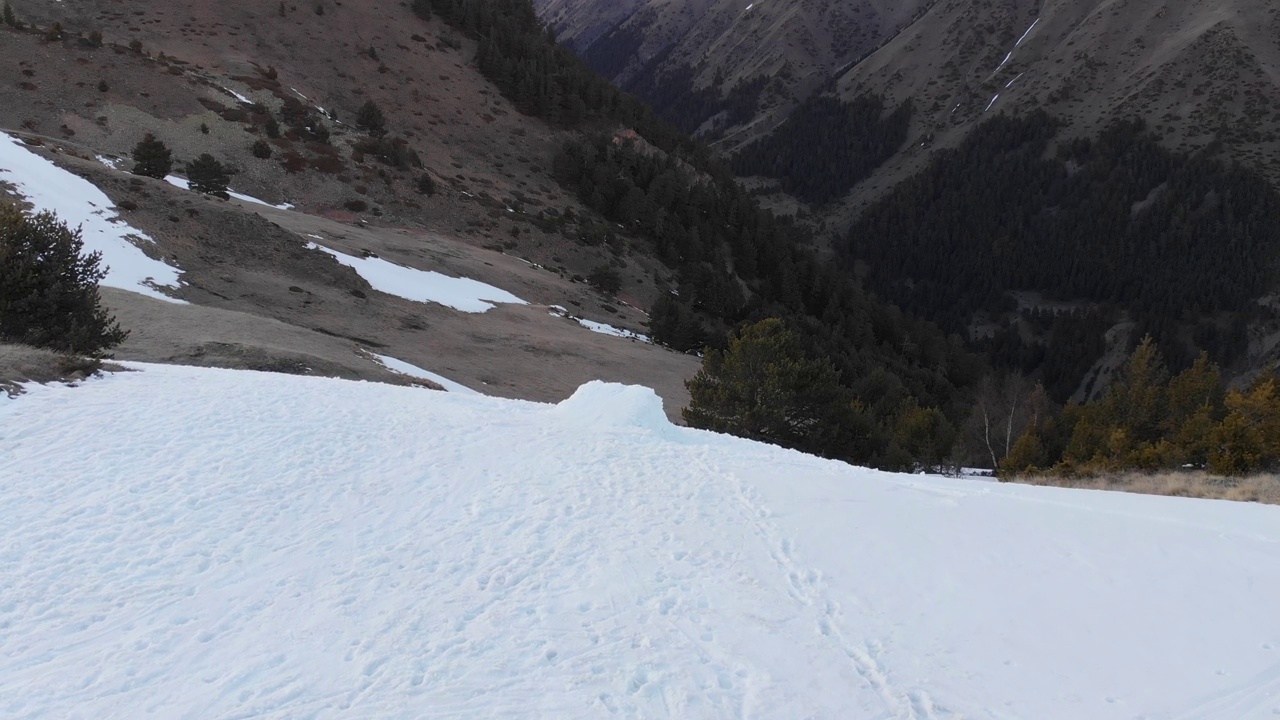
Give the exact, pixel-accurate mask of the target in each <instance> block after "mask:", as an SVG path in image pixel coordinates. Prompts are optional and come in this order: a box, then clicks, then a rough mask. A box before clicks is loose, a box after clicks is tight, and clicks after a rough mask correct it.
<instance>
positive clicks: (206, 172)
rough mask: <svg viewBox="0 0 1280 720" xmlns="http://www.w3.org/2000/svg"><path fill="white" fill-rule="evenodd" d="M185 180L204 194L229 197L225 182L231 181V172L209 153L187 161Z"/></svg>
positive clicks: (192, 187)
mask: <svg viewBox="0 0 1280 720" xmlns="http://www.w3.org/2000/svg"><path fill="white" fill-rule="evenodd" d="M186 170H187V180H188V181H189V182H190V184H191V189H192V190H195V191H196V192H199V193H204V194H205V195H213V196H215V197H220V198H223V199H224V200H225V199H227V198H229V197H231V196H230V195H228V194H227V184H228V183H230V182H231V172H230V171H228V170H227V168H226V166H224V165H223V164H222V163H221V162H218V160H217V158H215V157H214V156H212V155H210V154H209V153H202V154H201V155H200V157H198V158H196V159H195V160H193V161H191V162H189V163H187V167H186Z"/></svg>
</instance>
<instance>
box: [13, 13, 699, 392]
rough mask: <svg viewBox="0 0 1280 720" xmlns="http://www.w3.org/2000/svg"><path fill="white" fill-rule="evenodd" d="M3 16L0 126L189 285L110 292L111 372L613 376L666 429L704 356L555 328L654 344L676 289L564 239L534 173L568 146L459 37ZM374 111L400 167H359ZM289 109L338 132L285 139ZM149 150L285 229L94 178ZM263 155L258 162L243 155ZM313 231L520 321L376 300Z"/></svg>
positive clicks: (466, 379)
mask: <svg viewBox="0 0 1280 720" xmlns="http://www.w3.org/2000/svg"><path fill="white" fill-rule="evenodd" d="M13 5H14V8H15V10H16V11H17V14H18V16H19V18H20V19H21V20H22V21H23V22H24V24H25V25H26V28H25V30H24V31H21V32H19V31H15V30H13V29H9V28H0V98H2V99H3V102H0V131H5V132H10V133H11V134H16V135H19V136H21V137H23V138H24V139H26V140H27V141H28V142H29V143H32V144H34V146H33V148H32V149H33V151H35V152H38V153H41V154H43V155H45V156H46V157H49V158H50V159H52V160H54V161H55V162H56V163H58V164H59V165H61V166H62V167H64V168H67V169H69V170H71V171H73V172H75V173H77V174H80V175H81V176H83V177H86V178H87V179H89V180H91V181H92V182H93V183H94V184H96V185H98V186H99V187H101V188H102V189H103V190H104V192H106V193H107V194H108V195H109V196H110V197H111V198H112V200H113V201H115V202H116V203H117V204H119V205H121V206H122V207H125V206H127V207H129V208H131V209H129V210H127V211H126V212H125V216H126V219H127V220H128V222H129V223H130V224H132V225H134V226H135V227H138V228H139V229H141V230H144V231H145V232H147V233H148V234H150V235H151V236H152V237H154V238H155V239H156V240H157V247H156V248H155V250H154V252H158V253H160V254H163V255H164V256H165V257H166V259H168V260H170V261H171V262H173V263H174V264H176V265H177V266H178V267H179V268H181V269H182V270H183V271H184V275H183V280H184V282H185V287H184V288H183V290H182V291H181V293H180V294H181V295H182V296H183V297H184V298H185V299H187V300H189V301H191V302H192V303H193V305H190V306H172V305H168V304H164V303H159V302H156V301H153V300H149V299H148V298H145V297H142V296H136V295H134V294H132V293H127V292H124V291H114V290H109V291H107V292H104V298H105V300H106V302H107V304H108V305H109V306H111V308H112V309H113V311H114V312H116V313H117V314H118V316H119V317H120V319H121V320H122V322H123V323H124V324H125V325H126V327H129V328H130V329H132V330H133V334H132V335H131V337H130V339H129V341H127V343H126V344H125V345H124V346H122V347H121V348H120V349H119V351H118V352H117V357H119V358H122V359H142V360H158V361H175V362H191V363H197V364H212V365H228V366H233V367H253V368H258V369H268V370H283V371H289V372H316V373H323V374H333V375H340V376H344V377H353V378H368V379H386V378H388V377H389V375H388V374H387V372H386V371H385V370H383V369H382V368H380V367H379V366H378V365H377V364H376V363H374V362H373V361H372V360H370V359H369V357H368V355H367V353H366V352H365V351H373V352H376V353H378V354H384V355H389V356H393V357H396V358H398V359H401V360H404V361H407V362H410V363H413V364H416V365H419V366H420V367H423V368H427V369H429V370H433V371H436V372H439V373H441V374H443V375H445V376H446V377H449V378H451V379H454V380H457V381H459V382H462V383H463V384H465V385H469V386H471V387H474V388H476V389H480V390H482V391H484V392H487V393H491V394H495V395H502V396H508V397H523V398H529V399H536V400H558V399H561V398H563V397H566V396H567V395H568V394H570V393H571V392H572V391H573V389H575V388H576V387H577V385H578V384H579V383H581V382H584V381H586V380H590V379H595V378H603V379H609V380H615V381H624V382H642V383H645V384H648V385H651V386H653V387H655V388H657V389H658V390H659V392H660V393H662V394H663V396H664V397H665V398H666V399H667V407H668V411H669V412H671V413H672V414H673V415H675V414H678V410H679V408H680V407H681V406H683V404H684V401H685V398H686V397H687V396H686V395H685V394H684V393H685V391H684V388H683V379H684V378H686V377H688V376H689V375H691V374H692V373H693V371H694V370H696V367H697V358H693V357H689V356H685V355H681V354H678V353H672V352H669V351H667V350H664V349H661V348H658V347H655V346H652V345H648V344H644V343H639V342H635V341H631V340H626V339H622V338H617V337H611V336H607V335H601V334H597V333H593V332H590V331H588V330H587V329H585V328H583V327H582V326H580V325H578V324H577V323H575V322H573V321H571V320H566V319H564V318H561V317H555V316H553V315H552V314H551V313H550V311H549V309H548V306H549V305H553V304H554V305H561V306H564V307H567V308H569V310H570V311H571V312H573V313H575V314H579V315H581V316H583V317H586V318H589V319H591V320H596V321H600V322H606V323H609V324H612V325H615V326H619V327H625V328H629V329H632V330H637V331H640V332H644V323H645V321H646V316H645V315H644V313H643V310H642V309H643V308H645V307H647V306H648V304H649V303H650V302H651V301H652V299H653V297H655V296H656V294H657V293H658V292H659V291H660V286H661V284H662V283H663V282H664V281H665V279H666V275H667V271H666V270H665V269H664V268H662V267H660V266H657V265H656V264H655V263H653V262H652V261H650V260H648V259H647V258H645V257H643V256H640V255H636V254H633V253H632V252H631V251H630V249H629V248H628V247H627V246H626V245H625V244H616V245H614V246H606V245H602V246H595V247H589V246H586V245H584V244H582V243H580V242H579V241H578V240H577V239H576V232H575V230H574V227H575V226H574V225H573V224H572V223H569V224H565V223H563V222H560V221H558V220H557V218H559V217H561V215H562V214H563V213H564V212H565V211H566V210H573V211H574V212H575V214H576V215H583V214H587V215H589V213H586V211H584V210H582V208H580V207H579V206H578V205H577V203H576V202H575V201H574V200H573V199H572V198H571V197H570V196H569V195H567V194H566V193H564V192H563V191H562V190H560V188H559V187H558V186H557V185H556V183H555V182H554V181H553V180H552V179H551V178H550V176H549V173H548V168H549V167H550V165H551V159H552V156H553V155H554V153H555V152H556V151H557V150H558V149H559V147H560V146H561V144H562V143H563V141H564V137H565V136H564V135H562V134H561V133H560V132H559V131H555V130H552V129H551V128H548V127H547V126H546V125H545V124H543V123H541V122H540V121H537V120H534V119H531V118H528V117H526V116H523V115H521V114H520V113H518V112H517V111H515V110H514V109H513V108H512V107H511V106H510V104H509V103H508V102H507V101H506V100H504V99H503V98H502V96H501V95H500V94H499V92H498V91H497V90H496V89H494V88H493V87H492V86H491V85H490V84H489V83H488V82H487V81H485V80H484V79H483V78H482V77H481V76H480V75H479V73H478V71H477V70H476V69H475V68H474V66H473V65H472V63H471V58H472V57H473V55H474V51H475V46H474V43H473V42H472V41H469V40H466V39H464V38H462V37H459V36H458V35H457V34H456V33H454V32H453V31H451V30H449V29H448V28H447V27H446V26H444V25H443V24H439V23H431V22H423V21H422V20H420V19H418V18H417V17H415V16H414V15H413V14H412V13H411V12H410V11H409V10H408V8H407V7H405V6H402V5H401V4H399V3H393V2H367V3H352V2H347V3H336V2H321V3H307V4H299V5H293V4H276V3H258V2H248V1H247V0H237V1H233V2H220V3H211V2H207V1H204V0H178V1H177V2H172V3H165V4H162V5H155V6H147V7H136V6H133V5H122V4H119V3H115V2H109V1H107V0H99V1H90V2H81V3H75V4H70V3H68V4H66V5H65V6H64V5H63V4H53V3H36V2H30V3H27V2H18V3H13ZM55 22H56V23H60V24H61V27H62V28H63V30H64V34H63V36H62V37H60V38H55V37H53V34H52V33H50V32H49V29H50V28H52V27H53V24H54V23H55ZM95 32H97V33H101V35H102V40H103V45H102V46H101V47H94V44H93V43H92V42H90V41H89V40H88V38H89V37H90V34H91V33H95ZM370 100H371V101H373V102H374V103H376V104H377V105H378V106H379V107H380V108H381V109H382V111H383V112H384V114H385V115H386V117H387V129H388V131H389V135H388V137H389V138H393V139H397V140H398V141H399V147H400V148H401V149H402V151H403V152H404V155H403V157H402V158H401V162H399V163H388V162H384V161H380V160H379V159H378V158H377V157H375V155H376V153H375V152H371V151H369V150H367V149H362V143H363V142H365V141H367V139H368V138H367V136H366V135H365V133H362V132H359V131H357V130H356V129H355V128H354V127H353V124H354V122H355V120H354V118H355V115H356V113H357V110H358V109H359V108H360V107H361V106H362V105H363V104H364V103H365V102H366V101H370ZM291 111H292V112H293V113H295V114H300V115H304V116H305V117H304V119H303V120H301V121H299V123H298V124H299V126H306V128H305V129H309V128H311V127H312V126H314V125H316V124H319V125H322V126H323V127H325V128H327V129H328V131H329V137H328V138H317V137H310V136H308V135H307V134H306V132H299V131H297V130H296V129H294V128H292V127H291V125H290V123H289V121H288V119H287V118H288V117H289V113H290V112H291ZM269 119H274V120H277V121H278V123H279V125H280V126H281V131H280V133H279V136H278V137H271V135H272V133H271V132H269V131H268V122H269ZM147 132H151V133H154V134H155V135H156V136H158V137H159V138H161V139H162V140H164V141H165V142H166V143H167V144H168V145H169V146H170V147H171V148H173V150H174V155H175V157H176V158H177V159H178V160H179V167H180V165H181V162H182V161H186V160H190V159H192V158H194V157H195V156H196V155H198V154H200V153H203V152H209V153H211V154H213V155H215V156H216V157H218V158H219V159H221V160H222V161H224V162H226V163H229V164H230V165H232V166H233V167H234V168H235V169H236V170H237V173H236V174H235V175H234V176H233V178H232V181H231V186H232V188H233V189H234V190H237V191H239V192H242V193H247V194H249V195H252V196H255V197H259V198H262V199H264V200H266V201H268V202H271V203H284V202H287V203H291V204H293V205H295V206H296V208H295V210H293V211H284V210H276V209H273V208H268V207H264V206H261V205H256V204H251V203H245V202H241V201H235V200H233V201H229V202H228V201H221V200H216V199H211V198H205V197H201V196H198V195H195V194H193V193H189V192H184V191H182V190H179V189H177V188H174V187H172V186H170V185H168V184H167V183H164V182H161V181H153V180H150V179H139V178H136V177H133V176H131V175H129V174H127V173H126V172H124V171H123V170H113V169H111V168H110V167H107V166H106V165H104V164H103V163H102V162H100V161H98V160H96V159H95V158H96V157H98V156H103V157H106V158H117V159H119V160H120V161H118V162H117V163H116V164H117V165H118V166H120V167H122V168H126V167H128V165H129V164H130V163H129V161H128V160H127V156H128V154H129V152H130V150H131V148H132V147H133V145H134V144H135V143H137V141H138V140H139V139H140V138H141V137H142V135H143V134H144V133H147ZM258 140H264V141H266V142H267V143H268V144H269V145H270V146H271V149H272V155H271V157H270V158H258V157H255V156H254V155H253V154H252V153H251V151H250V148H251V146H252V145H253V143H254V142H255V141H258ZM424 175H426V176H428V177H429V178H430V179H431V180H432V181H433V183H432V184H433V185H434V187H435V192H434V194H424V193H423V192H422V185H421V183H422V182H423V181H422V177H423V176H424ZM2 193H3V188H2V187H0V194H2ZM309 235H319V236H322V237H324V238H325V239H326V242H327V243H328V245H329V246H330V247H333V248H335V249H338V250H342V251H344V252H349V253H354V254H360V253H362V252H374V253H376V254H378V256H380V257H383V258H386V259H388V260H391V261H393V262H397V263H400V264H403V265H407V266H411V267H415V268H419V269H424V270H436V271H439V272H443V273H445V274H448V275H454V276H458V275H462V276H466V277H472V278H475V279H477V280H481V281H483V282H487V283H490V284H493V285H496V286H498V287H501V288H503V289H506V290H508V291H510V292H512V293H514V294H516V295H517V296H519V297H521V298H523V299H525V300H527V301H529V302H530V303H531V304H530V305H527V306H499V307H498V308H497V309H495V310H491V311H490V312H488V313H485V314H482V315H478V314H469V313H460V312H457V311H454V310H451V309H448V308H445V307H443V306H439V305H434V304H430V303H415V302H410V301H407V300H403V299H401V298H398V297H394V296H390V295H386V294H384V293H380V292H377V291H375V290H373V288H371V287H370V286H369V285H368V283H367V282H365V281H364V280H362V279H361V278H360V277H359V276H358V275H356V273H355V272H354V271H352V270H350V269H349V268H346V267H344V266H341V265H339V264H338V263H337V262H336V261H334V260H333V259H332V258H331V257H329V256H327V255H325V254H324V253H322V252H319V251H314V250H307V243H308V242H309V241H310V238H309V237H308V236H309ZM603 264H608V265H612V266H613V267H615V268H617V269H618V270H619V271H620V273H621V275H622V277H623V288H622V291H621V292H620V293H619V298H617V299H615V298H610V297H606V296H603V295H601V294H600V293H598V292H596V291H594V290H593V289H591V288H590V287H589V286H587V285H586V284H585V283H584V282H582V280H581V278H582V276H584V275H586V274H587V273H589V271H590V270H591V269H592V268H594V267H597V266H599V265H603Z"/></svg>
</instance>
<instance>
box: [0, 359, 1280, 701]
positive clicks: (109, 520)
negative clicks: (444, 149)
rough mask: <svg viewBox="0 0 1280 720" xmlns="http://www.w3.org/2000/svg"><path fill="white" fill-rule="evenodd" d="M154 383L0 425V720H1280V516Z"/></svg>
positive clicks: (568, 425) (637, 400)
mask: <svg viewBox="0 0 1280 720" xmlns="http://www.w3.org/2000/svg"><path fill="white" fill-rule="evenodd" d="M135 367H136V368H137V369H138V370H139V372H132V373H123V374H119V375H115V376H112V377H109V378H105V379H100V380H94V381H91V382H89V383H87V384H85V385H84V386H82V387H80V388H64V387H34V388H32V389H31V392H30V393H28V394H27V395H24V396H22V397H20V398H18V399H16V400H11V401H7V402H4V403H0V517H2V518H3V519H4V520H3V522H2V523H0V717H4V718H139V717H159V718H175V719H177V718H249V717H252V718H435V717H441V718H443V717H449V718H455V717H474V718H491V717H546V718H596V717H608V716H611V715H618V716H622V717H636V718H641V717H673V718H726V717H755V718H806V717H813V718H841V719H843V718H855V719H861V718H867V719H872V720H874V719H876V718H901V719H915V720H925V719H928V718H937V719H943V718H962V717H963V718H969V719H975V718H976V719H992V720H995V719H1000V720H1008V719H1011V718H1024V719H1026V720H1053V719H1055V718H1061V719H1063V720H1079V719H1081V718H1088V719H1091V720H1106V719H1109V718H1115V719H1120V718H1124V719H1126V720H1127V719H1130V718H1138V717H1141V718H1147V719H1148V720H1174V719H1175V718H1177V719H1192V718H1198V719H1206V720H1207V719H1214V720H1240V719H1242V718H1274V717H1275V716H1276V714H1277V713H1280V613H1277V612H1276V598H1277V597H1280V542H1278V541H1280V508H1273V507H1257V506H1250V505H1244V504H1230V503H1214V502H1207V501H1194V500H1180V499H1171V498H1152V497H1140V496H1133V495H1123V494H1104V493H1091V492H1080V491H1067V490H1054V489H1045V488H1032V487H1011V486H1005V485H1000V484H995V483H990V482H980V481H961V480H948V479H944V478H933V477H923V476H914V477H913V476H898V475H888V474H881V473H875V472H871V471H867V470H862V469H858V468H852V467H848V466H844V465H841V464H838V463H834V462H827V461H822V460H818V459H814V458H810V457H806V456H803V455H800V454H797V453H792V452H787V451H782V450H779V449H776V448H772V447H768V446H762V445H757V444H752V443H747V442H743V441H739V440H734V439H729V438H724V437H721V436H715V435H711V434H709V433H703V432H699V431H693V430H687V429H681V428H676V427H673V426H671V425H669V424H668V423H667V421H666V420H665V418H664V416H663V415H662V412H661V409H660V407H659V406H658V401H657V398H656V397H655V396H654V395H653V394H652V393H651V392H650V391H648V390H645V389H642V388H623V387H620V386H614V385H604V384H598V383H597V384H592V385H588V386H585V387H584V388H583V389H581V390H580V391H579V392H578V394H576V395H575V396H574V397H573V398H571V399H570V400H567V401H565V402H564V403H562V404H560V405H559V406H547V405H539V404H534V403H527V402H518V401H510V400H500V399H496V398H488V397H483V396H474V395H457V394H453V393H441V392H435V391H429V390H419V389H413V388H402V387H393V386H385V385H378V384H367V383H352V382H346V381H340V380H329V379H322V378H311V377H294V376H282V375H267V374H257V373H249V372H236V371H229V370H211V369H193V368H182V367H161V366H135Z"/></svg>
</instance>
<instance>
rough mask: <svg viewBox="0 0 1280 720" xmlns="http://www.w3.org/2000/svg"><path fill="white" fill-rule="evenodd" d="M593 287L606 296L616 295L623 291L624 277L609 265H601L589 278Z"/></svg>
mask: <svg viewBox="0 0 1280 720" xmlns="http://www.w3.org/2000/svg"><path fill="white" fill-rule="evenodd" d="M587 282H589V283H591V287H593V288H595V289H597V290H599V291H600V292H602V293H605V294H606V295H616V294H617V293H618V291H619V290H621V289H622V276H621V275H619V274H618V271H617V270H615V269H614V268H613V267H611V266H609V265H599V266H597V267H596V268H595V269H594V270H592V271H591V274H590V275H588V276H587Z"/></svg>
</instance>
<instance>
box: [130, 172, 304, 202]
mask: <svg viewBox="0 0 1280 720" xmlns="http://www.w3.org/2000/svg"><path fill="white" fill-rule="evenodd" d="M113 167H114V166H113ZM164 180H165V182H167V183H169V184H170V185H172V186H174V187H176V188H181V189H183V190H190V189H191V183H190V181H188V180H187V179H186V178H184V177H178V176H177V175H166V176H165V178H164ZM227 194H228V195H230V196H231V197H233V198H235V199H236V200H243V201H245V202H247V203H253V204H254V205H263V206H266V207H270V208H275V209H277V210H292V209H293V204H292V203H282V204H280V205H272V204H271V203H269V202H267V201H266V200H260V199H258V198H256V197H253V196H252V195H245V194H243V193H238V192H236V191H234V190H227Z"/></svg>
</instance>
